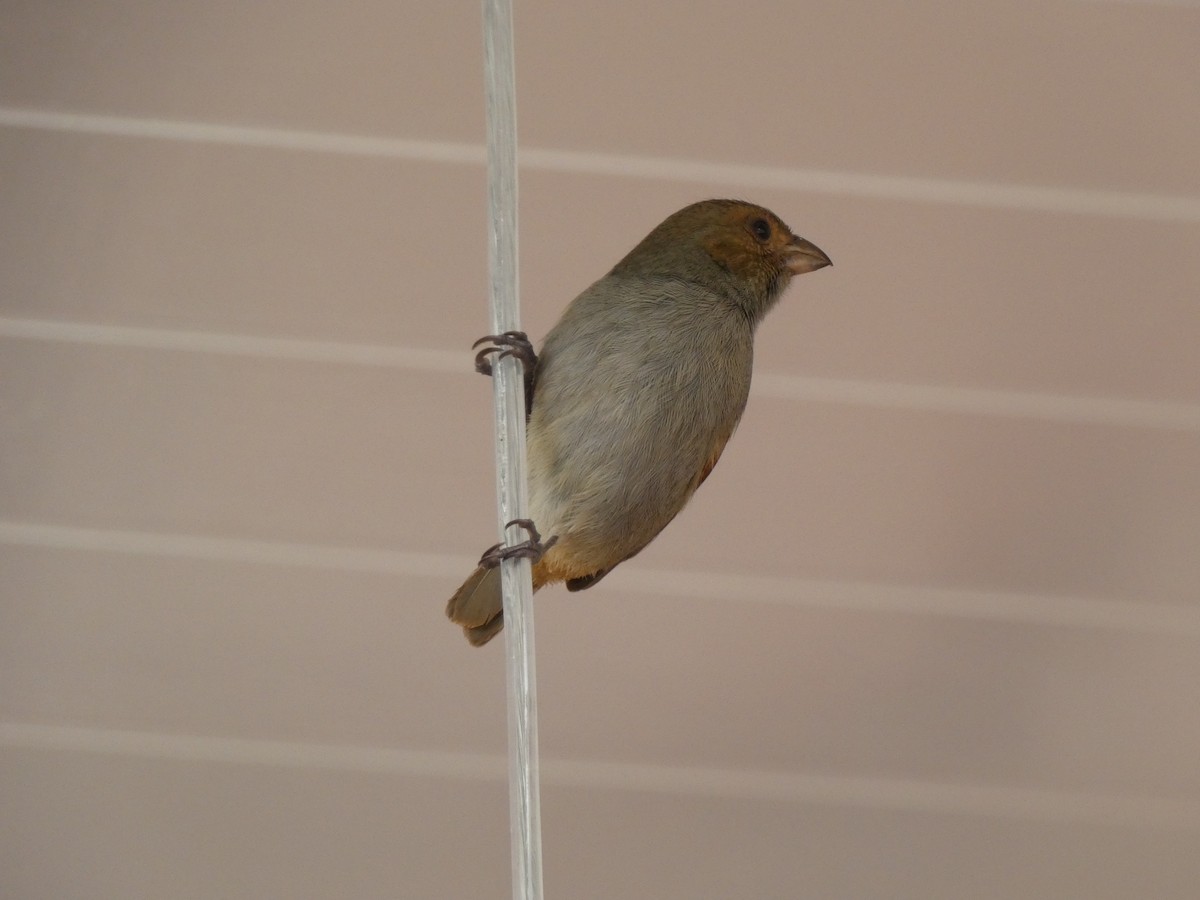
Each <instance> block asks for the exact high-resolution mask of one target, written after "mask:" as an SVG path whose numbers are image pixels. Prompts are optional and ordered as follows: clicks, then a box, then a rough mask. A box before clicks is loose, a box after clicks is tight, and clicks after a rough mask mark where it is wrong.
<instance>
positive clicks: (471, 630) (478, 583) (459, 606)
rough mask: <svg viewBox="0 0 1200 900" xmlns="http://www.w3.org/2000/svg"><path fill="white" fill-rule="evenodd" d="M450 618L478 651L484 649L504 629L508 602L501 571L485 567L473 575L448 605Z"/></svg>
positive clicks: (478, 569) (447, 612) (497, 568)
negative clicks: (502, 593) (501, 581)
mask: <svg viewBox="0 0 1200 900" xmlns="http://www.w3.org/2000/svg"><path fill="white" fill-rule="evenodd" d="M446 615H447V616H449V618H450V621H451V622H454V623H455V624H456V625H461V626H462V630H463V634H465V635H466V636H467V640H468V641H470V642H471V644H472V645H473V646H475V647H482V646H483V645H484V644H486V643H487V642H488V641H490V640H491V639H492V638H494V637H495V636H496V635H497V634H499V633H500V629H502V628H503V627H504V599H503V597H502V596H501V593H500V568H499V567H498V566H497V567H495V568H491V569H485V568H484V567H483V566H480V567H479V568H477V569H476V570H475V571H474V572H472V573H471V575H470V577H469V578H468V579H467V580H466V581H464V582H463V585H462V587H460V588H459V589H458V590H457V591H456V592H455V594H454V596H453V597H451V598H450V602H449V603H447V604H446Z"/></svg>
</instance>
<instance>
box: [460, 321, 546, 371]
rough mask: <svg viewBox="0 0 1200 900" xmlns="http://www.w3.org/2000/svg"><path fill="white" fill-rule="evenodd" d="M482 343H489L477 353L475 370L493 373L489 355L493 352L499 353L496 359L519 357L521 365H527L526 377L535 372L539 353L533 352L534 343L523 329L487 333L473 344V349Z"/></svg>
mask: <svg viewBox="0 0 1200 900" xmlns="http://www.w3.org/2000/svg"><path fill="white" fill-rule="evenodd" d="M480 344H488V345H489V346H487V347H484V348H483V349H482V350H480V351H479V352H478V353H476V354H475V371H476V372H478V373H480V374H481V375H491V374H492V363H493V360H491V359H488V357H489V356H491V354H493V353H495V354H498V355H497V356H496V360H501V359H504V357H506V356H511V357H513V358H514V359H519V360H520V361H521V365H522V366H524V367H525V375H526V378H528V377H529V376H530V375H531V374H532V373H533V369H534V367H535V366H536V365H537V354H536V353H534V352H533V344H531V343H529V337H528V335H526V334H525V332H523V331H506V332H504V333H503V334H485V335H484V336H483V337H481V338H480V339H479V340H477V341H476V342H475V343H473V344H472V345H471V349H472V350H474V349H475V348H476V347H478V346H479V345H480Z"/></svg>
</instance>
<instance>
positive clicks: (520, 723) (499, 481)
mask: <svg viewBox="0 0 1200 900" xmlns="http://www.w3.org/2000/svg"><path fill="white" fill-rule="evenodd" d="M483 61H484V78H485V85H486V90H485V93H486V99H487V156H488V213H489V216H490V220H491V240H490V242H489V245H488V263H489V267H490V273H491V308H492V333H494V334H500V333H502V332H505V331H518V330H520V327H521V325H520V311H519V301H518V297H519V294H518V290H517V110H516V81H515V77H514V66H513V26H512V3H511V0H483ZM520 366H521V364H520V363H519V362H518V361H517V360H516V359H514V358H512V357H508V358H506V359H502V360H499V361H498V362H497V364H496V365H495V367H494V376H493V378H492V384H493V401H494V404H493V405H494V409H495V417H496V505H497V508H498V510H499V522H500V529H501V531H502V532H503V530H504V523H505V522H508V521H511V520H512V519H518V518H523V517H524V516H525V510H526V508H527V506H528V490H527V487H526V483H525V386H524V383H523V378H522V374H523V373H522V371H521V367H520ZM511 532H512V533H511V534H502V537H503V538H504V539H505V540H506V541H507V542H508V543H515V542H517V541H520V540H521V539H522V537H523V536H522V535H521V534H520V532H519V531H518V529H516V528H513V529H511ZM500 575H501V583H502V585H503V590H504V639H505V641H504V642H505V651H506V656H507V670H508V759H509V766H508V775H509V822H510V830H511V840H512V878H513V897H514V898H516V900H541V897H542V826H541V805H540V799H539V796H538V747H537V678H536V673H535V668H534V652H533V586H532V583H531V580H530V578H531V576H530V562H529V560H528V559H509V560H505V561H504V563H503V565H502V567H501V570H500Z"/></svg>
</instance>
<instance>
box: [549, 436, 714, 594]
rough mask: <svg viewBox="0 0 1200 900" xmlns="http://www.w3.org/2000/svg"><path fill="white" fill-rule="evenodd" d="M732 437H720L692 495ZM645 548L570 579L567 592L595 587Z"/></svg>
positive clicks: (654, 535)
mask: <svg viewBox="0 0 1200 900" xmlns="http://www.w3.org/2000/svg"><path fill="white" fill-rule="evenodd" d="M731 436H732V432H730V433H729V434H726V435H723V436H722V437H720V438H719V439H718V441H717V443H716V447H715V448H714V449H713V451H712V453H710V454H709V457H708V459H706V460H705V461H704V466H703V467H702V468H701V469H700V472H699V474H698V475H697V477H696V487H694V488H692V491H691V492H692V493H695V492H696V489H697V488H699V487H700V485H702V484H704V480H705V479H706V478H708V476H709V475H711V474H712V470H713V469H715V468H716V467H717V463H718V462H719V461H720V459H721V454H722V453H723V452H724V450H725V445H726V444H728V443H729V438H730V437H731ZM675 515H678V513H676V514H675ZM674 519H675V516H671V518H670V519H668V520H667V521H665V522H663V524H662V528H659V529H658V531H656V532H655V533H654V534H653V535H651V536H650V540H648V541H646V545H645V546H649V544H650V541H653V540H654V538H656V537H658V536H659V534H661V533H662V530H663V528H666V527H667V526H668V525H670V524H671V522H672V521H674ZM645 546H643V547H639V548H638V549H637V550H634V551H633V552H632V553H630V554H629V555H628V556H626V557H625V558H624V559H622V560H621V561H620V562H617V563H614V564H613V565H611V566H609V567H608V568H607V569H599V570H597V571H595V572H592V573H591V574H590V575H583V576H581V577H579V578H570V579H568V580H567V590H568V591H583V590H587V589H588V588H590V587H591V586H592V585H594V584H595V583H596V582H598V581H599V580H600V579H601V578H603V577H604V576H605V575H607V574H608V573H609V572H611V571H612V570H613V569H615V568H616V567H617V566H619V565H620V564H621V563H623V562H625V561H626V560H630V559H633V558H634V557H635V556H637V555H638V554H639V553H641V552H642V550H643V549H645Z"/></svg>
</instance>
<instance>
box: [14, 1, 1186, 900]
mask: <svg viewBox="0 0 1200 900" xmlns="http://www.w3.org/2000/svg"><path fill="white" fill-rule="evenodd" d="M479 20H480V15H479V9H478V6H477V4H475V3H473V2H469V3H446V2H407V3H404V2H394V0H393V2H372V0H347V2H342V3H327V4H322V3H318V2H307V0H301V2H286V3H285V2H255V3H248V2H233V0H223V2H221V0H213V2H205V3H167V2H151V0H144V2H137V0H113V2H107V3H98V2H92V3H85V2H66V0H57V2H55V0H28V2H14V0H9V2H6V3H4V4H3V7H2V13H0V35H2V36H0V229H2V233H0V247H2V248H3V250H2V251H0V267H2V268H0V304H2V309H0V414H2V417H3V418H2V421H3V429H4V433H3V444H2V446H3V451H2V454H3V455H2V459H0V478H2V481H0V504H2V507H0V589H2V604H0V809H2V810H3V813H2V814H0V895H2V896H3V897H5V898H19V900H24V898H51V900H62V898H121V900H129V898H216V897H221V898H226V897H228V898H262V897H288V898H307V897H313V898H317V897H322V898H325V897H338V898H341V897H352V898H376V897H380V898H382V897H406V898H409V897H411V898H502V897H506V896H508V892H509V873H508V840H507V829H508V820H507V800H506V783H505V781H504V772H505V753H506V746H505V724H504V723H505V712H504V680H503V679H504V676H503V646H502V644H500V643H496V644H493V645H492V646H489V647H487V648H486V649H485V650H483V651H476V650H472V649H471V648H469V647H468V646H467V645H466V643H465V642H464V641H463V640H462V637H461V635H460V633H459V632H458V631H457V630H456V629H454V628H452V627H451V626H450V625H449V624H447V623H446V622H445V621H444V619H443V618H442V606H443V603H444V601H445V599H446V597H447V596H448V595H449V594H450V592H451V591H452V590H453V589H454V588H455V587H456V586H457V584H458V582H459V581H460V580H461V578H462V577H463V576H464V575H465V574H466V572H467V571H468V570H469V568H470V566H471V564H472V561H473V560H474V559H475V558H476V557H477V555H478V553H479V552H480V550H482V549H483V548H484V547H485V546H487V545H488V544H490V543H491V542H492V541H494V540H495V525H494V515H495V514H494V511H493V506H492V504H493V487H492V483H493V474H492V470H491V450H492V438H491V435H490V412H489V404H490V397H491V393H490V388H489V386H488V384H487V382H486V381H485V380H484V379H482V378H480V377H478V376H475V375H473V374H471V372H470V365H469V360H470V357H469V354H468V352H467V347H468V345H469V344H470V342H471V341H472V340H473V339H474V338H475V337H477V336H478V335H480V334H482V333H484V331H485V330H486V328H487V309H486V300H485V286H486V233H487V230H486V220H485V214H484V205H485V190H484V176H483V168H482V165H481V161H482V149H481V142H482V134H483V110H482V72H481V39H480V21H479ZM1198 47H1200V8H1198V6H1197V5H1196V4H1195V3H1184V2H1178V3H1153V2H1140V3H1139V2H1128V3H1122V2H1082V0H1039V2H1032V0H1020V2H1018V0H992V2H963V0H912V2H905V3H895V2H891V0H874V2H861V3H859V2H845V0H839V2H828V3H823V2H804V3H782V2H748V3H708V2H696V0H689V2H683V0H674V2H657V3H628V4H627V3H619V2H618V3H588V4H583V3H552V2H548V0H520V2H519V3H518V23H517V52H518V80H519V101H518V105H519V110H520V114H521V123H520V124H521V139H522V141H523V144H524V157H523V158H524V162H525V166H524V168H523V171H522V182H521V190H522V195H521V196H522V207H521V216H522V217H521V226H522V234H521V246H522V251H523V255H522V279H523V285H522V286H523V304H524V307H523V308H524V316H525V322H526V324H527V326H528V329H529V331H530V332H531V334H532V335H533V336H534V337H535V338H538V339H540V337H541V336H542V335H543V334H544V333H545V331H546V330H547V329H548V328H549V326H550V325H551V324H552V323H553V321H554V318H555V317H556V315H557V313H558V311H559V310H561V309H562V307H563V306H564V305H565V304H566V302H567V301H569V299H570V298H571V297H572V296H574V294H575V293H577V292H578V291H579V290H581V289H582V288H583V287H585V286H586V285H587V284H588V283H590V282H591V281H592V280H593V279H595V278H596V277H598V276H599V275H601V274H603V273H604V271H605V270H606V269H607V268H608V267H609V266H611V265H612V263H613V262H615V261H616V260H617V258H619V256H620V255H621V254H623V253H624V252H625V251H626V250H627V249H629V247H631V246H632V245H633V243H634V242H635V241H636V240H638V239H639V238H640V237H641V236H642V235H643V234H644V233H645V232H646V231H647V230H648V229H649V228H650V227H652V226H653V225H654V224H656V223H657V222H658V221H659V220H660V219H661V218H663V217H664V216H665V215H666V214H668V213H670V212H671V211H673V210H674V209H676V208H678V207H680V206H682V205H684V204H685V203H687V202H690V201H692V200H695V199H700V198H703V197H708V196H722V195H735V196H744V197H747V198H750V199H753V200H757V201H759V202H762V203H764V204H766V205H768V206H770V207H771V208H773V209H774V210H775V211H777V212H778V213H779V214H780V215H781V216H782V217H783V218H784V219H785V220H786V221H788V222H789V223H790V224H791V225H792V226H793V227H794V228H795V229H796V230H797V231H798V232H800V233H801V234H803V235H805V236H806V237H808V238H810V239H811V240H813V241H815V242H816V243H818V244H819V245H820V246H821V247H823V248H824V249H825V250H826V251H828V252H829V254H830V255H831V256H832V257H833V258H834V261H835V263H836V265H835V267H834V268H833V269H829V270H824V271H821V272H819V273H816V274H814V275H811V276H808V277H805V278H803V279H800V280H799V281H798V282H796V284H795V285H794V287H793V288H792V290H791V292H790V293H789V295H788V297H787V298H786V300H785V302H784V303H783V304H781V306H780V307H779V308H778V309H777V310H776V311H775V312H774V313H773V314H772V315H771V317H770V318H769V319H768V321H767V323H766V324H765V326H764V328H763V330H762V333H761V336H760V340H759V359H758V366H757V375H756V382H755V391H754V396H753V397H752V400H751V404H750V408H749V410H748V413H747V415H746V418H745V420H744V422H743V425H742V428H741V430H740V432H739V433H738V435H737V437H736V438H735V439H734V441H733V442H732V444H731V445H730V447H729V449H728V450H727V452H726V454H725V459H724V460H723V461H722V463H721V465H720V466H719V467H718V469H717V471H716V473H715V474H714V475H713V477H712V478H711V479H710V480H709V482H708V483H707V484H706V485H705V487H704V489H703V491H701V492H700V495H699V496H698V498H697V500H696V502H695V503H694V504H693V505H692V506H691V507H690V508H689V509H688V510H687V511H686V513H685V514H684V515H682V516H681V517H680V518H679V519H678V520H677V522H676V523H675V524H673V525H672V527H671V528H670V529H669V530H668V531H667V532H666V533H665V534H664V535H663V537H662V538H661V539H660V540H659V541H658V542H657V543H656V544H655V545H654V546H653V547H652V548H651V549H649V550H648V551H647V552H645V553H644V554H642V555H641V556H640V557H639V558H638V559H637V560H636V561H635V562H632V563H630V564H628V565H627V566H624V567H622V568H621V569H620V570H618V572H617V573H615V574H614V575H613V576H611V577H610V578H608V579H607V580H606V581H605V582H604V584H603V585H602V586H600V587H598V588H596V589H595V590H594V591H592V592H588V593H586V594H580V595H568V594H566V593H565V592H563V591H561V590H559V589H555V590H549V591H547V592H545V593H544V594H542V595H540V596H539V598H538V604H537V609H538V617H537V642H538V668H539V675H540V691H541V707H540V708H541V729H542V753H543V757H544V763H545V772H544V789H543V795H544V826H545V859H546V862H545V871H546V886H547V896H548V897H556V898H573V900H588V898H613V897H622V898H709V897H712V898H727V897H728V898H797V897H805V898H808V897H812V898H835V900H836V898H847V900H850V898H855V900H857V898H885V900H890V898H913V900H930V898H935V900H940V898H946V900H958V898H996V900H999V898H1005V900H1010V898H1020V900H1036V898H1054V900H1063V898H1080V900H1083V898H1086V900H1105V898H1112V900H1118V898H1119V900H1128V898H1150V900H1192V898H1195V897H1196V896H1200V887H1198V886H1197V885H1198V884H1200V854H1197V846H1198V842H1200V703H1198V700H1197V693H1198V691H1197V689H1198V686H1200V591H1198V589H1197V585H1198V584H1200V353H1198V352H1197V347H1198V344H1200V302H1198V299H1200V298H1198V297H1197V285H1198V284H1200V252H1197V250H1198V247H1200V165H1198V160H1200V114H1198V113H1200V52H1197V48H1198Z"/></svg>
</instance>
